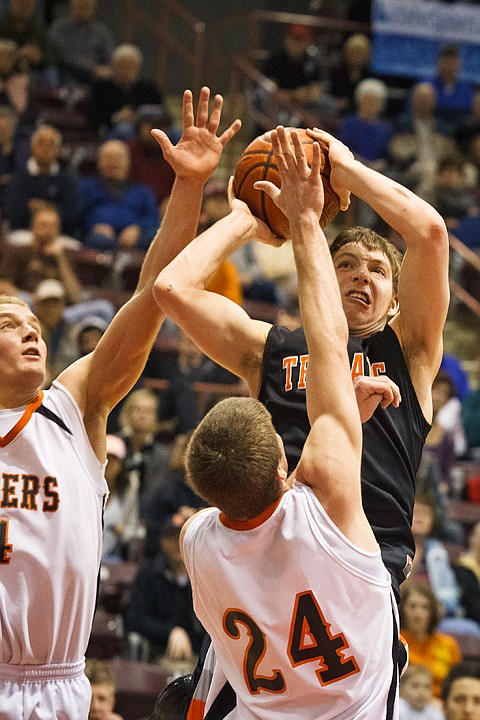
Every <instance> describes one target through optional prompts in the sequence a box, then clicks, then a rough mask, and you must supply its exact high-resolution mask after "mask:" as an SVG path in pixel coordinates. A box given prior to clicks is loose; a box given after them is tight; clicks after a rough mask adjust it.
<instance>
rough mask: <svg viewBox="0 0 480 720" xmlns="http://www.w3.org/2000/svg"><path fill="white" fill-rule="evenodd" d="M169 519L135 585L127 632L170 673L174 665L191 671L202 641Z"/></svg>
mask: <svg viewBox="0 0 480 720" xmlns="http://www.w3.org/2000/svg"><path fill="white" fill-rule="evenodd" d="M182 524H183V523H182V522H179V523H178V524H177V523H176V522H174V521H172V520H168V521H167V522H166V523H165V524H164V525H163V527H162V530H161V534H160V541H159V548H158V550H157V553H156V554H155V555H154V556H153V557H149V558H146V559H145V560H144V562H143V563H142V565H141V567H140V570H139V572H138V574H137V576H136V578H135V580H134V582H133V586H132V591H131V595H130V602H129V604H128V608H127V611H126V618H125V620H126V623H125V624H126V629H127V632H136V633H138V634H139V635H141V637H142V638H145V639H146V640H147V641H148V643H149V644H150V660H151V661H153V662H161V664H162V665H163V666H164V667H168V668H170V669H172V670H174V669H175V667H176V665H177V664H178V663H181V664H182V670H183V672H182V673H181V674H184V673H185V672H188V671H190V672H191V671H192V670H193V668H194V667H195V663H196V658H197V655H198V652H199V651H200V647H201V644H202V641H203V638H204V634H205V632H204V630H203V628H202V626H201V624H200V622H199V621H198V620H197V618H196V616H195V613H194V610H193V600H192V589H191V585H190V581H189V579H188V575H187V571H186V569H185V565H184V564H183V560H182V556H181V554H180V548H179V537H180V528H181V526H182Z"/></svg>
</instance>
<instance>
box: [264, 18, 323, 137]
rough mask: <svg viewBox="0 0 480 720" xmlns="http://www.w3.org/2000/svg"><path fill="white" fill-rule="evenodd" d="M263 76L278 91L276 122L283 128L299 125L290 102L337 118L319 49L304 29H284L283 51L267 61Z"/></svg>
mask: <svg viewBox="0 0 480 720" xmlns="http://www.w3.org/2000/svg"><path fill="white" fill-rule="evenodd" d="M263 73H264V75H266V76H267V77H268V78H269V79H270V80H273V82H274V83H275V84H276V86H277V88H278V90H277V98H278V100H279V102H280V103H281V104H282V105H283V109H282V110H281V113H280V117H279V118H278V120H279V122H281V123H282V124H284V125H292V124H293V125H298V120H295V118H294V117H292V114H291V110H290V109H289V107H288V104H289V103H290V102H294V103H298V104H299V105H300V106H301V107H303V108H304V109H305V110H308V111H310V112H313V113H316V112H326V113H327V114H328V115H330V116H335V115H336V106H335V102H334V100H333V99H332V98H331V97H330V96H329V95H328V94H327V73H326V70H325V69H324V68H323V67H322V65H321V64H320V63H319V58H318V48H316V46H315V45H314V38H313V33H312V29H311V28H310V27H308V26H307V25H288V26H287V28H286V30H285V35H284V38H283V44H282V47H281V48H280V49H279V50H277V51H275V52H273V53H272V55H271V56H270V57H269V58H268V59H267V61H266V62H265V64H264V68H263ZM319 122H321V120H319Z"/></svg>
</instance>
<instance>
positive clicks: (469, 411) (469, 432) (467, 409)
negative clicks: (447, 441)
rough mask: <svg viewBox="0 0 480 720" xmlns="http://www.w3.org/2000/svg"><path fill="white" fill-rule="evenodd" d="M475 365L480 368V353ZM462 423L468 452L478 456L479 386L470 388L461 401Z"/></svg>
mask: <svg viewBox="0 0 480 720" xmlns="http://www.w3.org/2000/svg"><path fill="white" fill-rule="evenodd" d="M477 365H478V367H479V369H480V354H479V355H478V357H477ZM462 425H463V429H464V431H465V436H466V438H467V445H468V449H469V451H470V453H471V454H472V455H473V457H479V458H480V387H479V388H477V389H476V390H472V391H471V392H470V393H469V394H468V395H467V397H466V398H465V399H464V401H463V403H462Z"/></svg>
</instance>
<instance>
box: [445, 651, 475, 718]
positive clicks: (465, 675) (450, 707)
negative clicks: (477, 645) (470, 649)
mask: <svg viewBox="0 0 480 720" xmlns="http://www.w3.org/2000/svg"><path fill="white" fill-rule="evenodd" d="M442 700H443V711H444V713H445V720H477V717H478V708H479V706H480V663H479V662H474V661H465V662H461V663H458V664H457V665H454V666H453V667H452V669H451V670H450V672H449V673H448V675H447V677H446V678H445V680H444V681H443V683H442Z"/></svg>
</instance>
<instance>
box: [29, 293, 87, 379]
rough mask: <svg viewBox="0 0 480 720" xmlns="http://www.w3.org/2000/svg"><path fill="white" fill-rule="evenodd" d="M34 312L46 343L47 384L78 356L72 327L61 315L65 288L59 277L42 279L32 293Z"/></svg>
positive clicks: (64, 302)
mask: <svg viewBox="0 0 480 720" xmlns="http://www.w3.org/2000/svg"><path fill="white" fill-rule="evenodd" d="M32 299H33V303H32V307H33V311H34V313H35V315H36V316H37V317H38V319H39V321H40V325H41V328H42V335H43V338H44V340H45V342H46V344H47V349H48V363H47V385H50V383H51V382H52V380H54V379H55V378H56V377H57V375H59V373H60V372H61V371H62V370H65V368H67V367H68V366H69V365H71V363H72V362H73V361H74V360H76V359H77V352H76V347H75V340H74V326H73V324H72V323H70V322H69V321H68V320H66V319H65V318H64V316H63V315H64V310H65V305H66V298H65V289H64V287H63V285H62V283H61V282H60V281H59V280H54V279H51V280H42V281H41V282H40V283H39V284H38V285H37V287H36V289H35V292H34V293H33V298H32Z"/></svg>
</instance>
